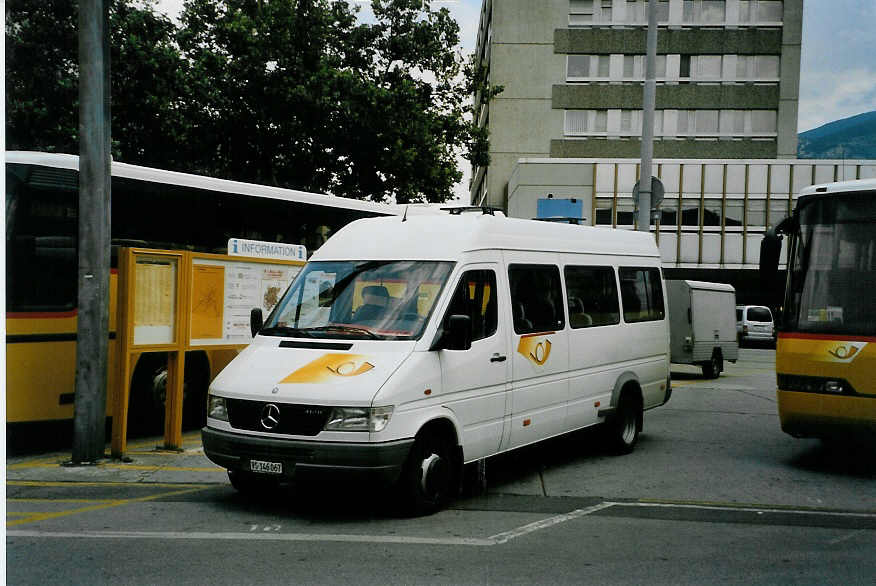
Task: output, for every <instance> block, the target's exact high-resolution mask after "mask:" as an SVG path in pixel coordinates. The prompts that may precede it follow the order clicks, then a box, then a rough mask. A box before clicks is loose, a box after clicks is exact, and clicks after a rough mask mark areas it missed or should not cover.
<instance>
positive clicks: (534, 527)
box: [490, 503, 614, 544]
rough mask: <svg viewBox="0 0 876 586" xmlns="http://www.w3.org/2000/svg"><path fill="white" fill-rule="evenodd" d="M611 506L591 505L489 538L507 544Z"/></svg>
mask: <svg viewBox="0 0 876 586" xmlns="http://www.w3.org/2000/svg"><path fill="white" fill-rule="evenodd" d="M611 506H614V503H599V504H598V505H593V506H592V507H587V508H586V509H577V510H574V511H572V512H571V513H564V514H562V515H556V516H554V517H549V518H547V519H542V520H541V521H535V522H534V523H529V524H528V525H523V526H522V527H517V528H516V529H512V530H511V531H505V532H503V533H497V534H496V535H493V536H492V537H490V539H492V540H494V541H495V542H496V544H502V543H507V542H508V541H511V540H512V539H516V538H517V537H521V536H523V535H526V534H528V533H532V532H534V531H540V530H541V529H547V528H548V527H553V526H554V525H558V524H560V523H565V522H566V521H571V520H572V519H578V518H579V517H584V516H586V515H589V514H591V513H595V512H596V511H601V510H602V509H607V508H608V507H611Z"/></svg>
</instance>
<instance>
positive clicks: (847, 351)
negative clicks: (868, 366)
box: [827, 346, 858, 360]
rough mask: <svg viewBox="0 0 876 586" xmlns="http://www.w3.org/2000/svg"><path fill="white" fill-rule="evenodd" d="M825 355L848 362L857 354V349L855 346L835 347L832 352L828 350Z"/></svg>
mask: <svg viewBox="0 0 876 586" xmlns="http://www.w3.org/2000/svg"><path fill="white" fill-rule="evenodd" d="M827 353H828V354H830V355H831V356H833V357H834V358H837V359H839V360H849V359H851V358H852V357H853V356H854V355H855V354H857V353H858V348H856V347H855V346H837V347H836V348H834V349H832V350H828V351H827Z"/></svg>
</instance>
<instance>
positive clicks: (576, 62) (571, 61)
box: [566, 55, 590, 81]
mask: <svg viewBox="0 0 876 586" xmlns="http://www.w3.org/2000/svg"><path fill="white" fill-rule="evenodd" d="M589 78H590V55H569V56H568V58H567V59H566V80H568V81H576V80H580V79H589Z"/></svg>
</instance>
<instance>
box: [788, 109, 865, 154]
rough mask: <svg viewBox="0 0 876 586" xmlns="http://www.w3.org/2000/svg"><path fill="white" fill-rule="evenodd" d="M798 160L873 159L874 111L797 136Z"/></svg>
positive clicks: (829, 123) (830, 123) (837, 121)
mask: <svg viewBox="0 0 876 586" xmlns="http://www.w3.org/2000/svg"><path fill="white" fill-rule="evenodd" d="M797 158H800V159H876V110H874V111H873V112H866V113H864V114H858V115H857V116H852V117H851V118H843V119H842V120H836V121H835V122H828V123H827V124H825V125H824V126H819V127H818V128H813V129H812V130H807V131H806V132H801V133H800V134H799V135H797Z"/></svg>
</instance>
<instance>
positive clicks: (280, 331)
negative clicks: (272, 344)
mask: <svg viewBox="0 0 876 586" xmlns="http://www.w3.org/2000/svg"><path fill="white" fill-rule="evenodd" d="M259 333H260V334H261V335H263V336H288V337H290V338H294V337H301V338H312V337H313V336H312V335H311V334H310V333H309V332H308V331H307V329H301V328H290V327H288V326H274V327H270V328H264V329H262V330H259Z"/></svg>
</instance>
